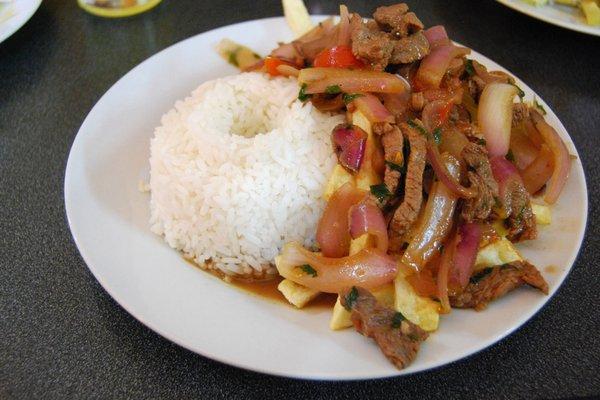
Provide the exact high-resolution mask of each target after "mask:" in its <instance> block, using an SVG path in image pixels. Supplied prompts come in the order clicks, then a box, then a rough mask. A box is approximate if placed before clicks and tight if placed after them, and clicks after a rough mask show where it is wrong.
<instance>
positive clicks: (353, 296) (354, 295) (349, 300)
mask: <svg viewBox="0 0 600 400" xmlns="http://www.w3.org/2000/svg"><path fill="white" fill-rule="evenodd" d="M345 300H346V301H345V303H346V305H345V306H344V308H345V309H346V310H348V311H350V310H352V307H354V303H356V300H358V290H357V289H356V286H352V289H350V292H348V294H347V295H346V298H345Z"/></svg>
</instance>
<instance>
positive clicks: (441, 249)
mask: <svg viewBox="0 0 600 400" xmlns="http://www.w3.org/2000/svg"><path fill="white" fill-rule="evenodd" d="M440 254H444V245H443V244H442V245H440Z"/></svg>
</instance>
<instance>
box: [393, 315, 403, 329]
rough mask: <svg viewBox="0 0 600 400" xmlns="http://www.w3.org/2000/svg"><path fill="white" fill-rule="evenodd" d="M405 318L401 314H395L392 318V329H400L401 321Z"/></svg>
mask: <svg viewBox="0 0 600 400" xmlns="http://www.w3.org/2000/svg"><path fill="white" fill-rule="evenodd" d="M405 319H406V317H404V315H402V313H399V312H396V313H395V314H394V316H393V317H392V328H400V325H401V324H402V321H404V320H405Z"/></svg>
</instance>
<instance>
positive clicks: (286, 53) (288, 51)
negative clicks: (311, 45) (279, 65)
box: [270, 43, 302, 65]
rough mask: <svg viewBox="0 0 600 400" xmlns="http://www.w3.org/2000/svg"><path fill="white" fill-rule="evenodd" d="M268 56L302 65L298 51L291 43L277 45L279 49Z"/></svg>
mask: <svg viewBox="0 0 600 400" xmlns="http://www.w3.org/2000/svg"><path fill="white" fill-rule="evenodd" d="M270 55H271V57H275V58H278V59H281V60H286V61H290V62H291V63H293V64H297V65H300V64H302V57H301V56H300V54H298V51H297V50H296V48H295V47H294V45H293V44H291V43H284V44H281V45H279V47H277V48H276V49H275V50H273V51H272V52H271V54H270Z"/></svg>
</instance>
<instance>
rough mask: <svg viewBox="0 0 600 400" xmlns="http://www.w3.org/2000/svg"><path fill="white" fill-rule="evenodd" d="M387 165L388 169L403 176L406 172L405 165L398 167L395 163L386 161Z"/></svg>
mask: <svg viewBox="0 0 600 400" xmlns="http://www.w3.org/2000/svg"><path fill="white" fill-rule="evenodd" d="M385 165H387V166H388V167H390V169H392V170H394V171H398V172H400V173H401V174H403V173H405V172H406V167H405V166H404V165H398V164H396V163H393V162H391V161H387V160H386V161H385Z"/></svg>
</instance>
